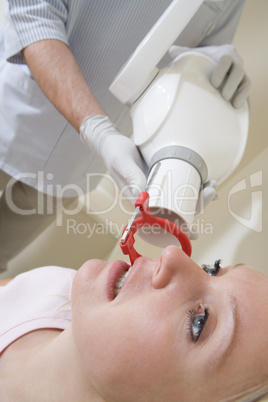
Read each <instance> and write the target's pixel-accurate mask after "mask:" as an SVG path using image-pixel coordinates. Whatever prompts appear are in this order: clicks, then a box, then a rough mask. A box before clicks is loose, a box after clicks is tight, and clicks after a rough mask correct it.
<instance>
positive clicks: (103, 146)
mask: <svg viewBox="0 0 268 402" xmlns="http://www.w3.org/2000/svg"><path fill="white" fill-rule="evenodd" d="M80 138H81V141H82V142H83V143H84V144H85V145H86V146H87V147H88V148H89V149H90V150H92V151H94V152H96V153H97V154H98V155H99V156H100V157H101V158H102V160H103V162H104V163H105V165H106V167H107V169H108V171H109V173H110V175H111V176H112V178H113V179H114V180H115V182H116V183H117V185H118V187H119V189H120V190H121V191H122V193H123V194H124V196H125V197H126V198H127V199H128V200H129V201H130V202H131V203H132V204H134V203H135V201H136V199H137V197H138V195H139V193H140V192H141V191H143V190H144V188H145V183H146V178H145V175H144V171H143V169H144V163H143V160H142V158H141V156H140V153H139V151H138V149H137V147H136V146H135V144H134V142H133V141H132V140H131V139H130V138H128V137H126V136H124V135H122V134H121V133H119V131H118V130H117V128H116V127H115V126H114V125H113V124H112V122H111V121H110V120H109V118H108V117H107V116H101V115H92V116H88V117H86V118H85V119H84V120H83V122H82V124H81V126H80Z"/></svg>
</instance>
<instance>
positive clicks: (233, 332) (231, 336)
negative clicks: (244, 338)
mask: <svg viewBox="0 0 268 402" xmlns="http://www.w3.org/2000/svg"><path fill="white" fill-rule="evenodd" d="M237 307H238V301H237V299H236V297H234V296H230V313H229V319H228V321H229V325H227V327H226V333H223V334H222V336H221V339H220V340H219V343H218V345H217V346H216V348H215V350H214V353H213V356H214V359H213V367H220V366H221V365H222V364H223V362H224V361H225V360H226V358H227V357H228V356H229V355H230V354H231V352H232V349H233V345H234V343H235V341H236V339H237V334H238V330H237V328H238V308H237Z"/></svg>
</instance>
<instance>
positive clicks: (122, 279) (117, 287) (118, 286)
mask: <svg viewBox="0 0 268 402" xmlns="http://www.w3.org/2000/svg"><path fill="white" fill-rule="evenodd" d="M131 268H132V267H130V268H129V270H128V271H125V272H123V274H122V275H120V276H119V278H118V279H117V282H116V284H115V287H114V295H115V296H117V295H118V293H119V292H120V289H121V287H122V286H123V284H124V282H125V280H126V279H127V277H128V275H129V273H130V271H131Z"/></svg>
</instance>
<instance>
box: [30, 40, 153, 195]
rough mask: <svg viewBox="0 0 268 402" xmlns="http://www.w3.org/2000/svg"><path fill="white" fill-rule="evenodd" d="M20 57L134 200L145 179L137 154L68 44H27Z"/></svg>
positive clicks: (84, 141)
mask: <svg viewBox="0 0 268 402" xmlns="http://www.w3.org/2000/svg"><path fill="white" fill-rule="evenodd" d="M23 56H24V58H25V61H26V63H27V64H28V66H29V68H30V70H31V72H32V75H33V77H34V78H35V80H36V82H37V84H38V85H39V86H40V88H41V89H42V91H43V92H44V94H45V95H46V96H47V98H48V99H49V100H50V101H51V102H52V103H53V105H54V106H55V107H56V108H57V109H58V111H59V112H60V113H61V114H62V115H63V116H64V117H65V118H66V119H67V120H68V121H69V123H70V124H72V126H73V127H74V128H75V129H76V130H77V131H78V132H80V138H81V140H82V142H83V143H84V144H85V145H86V146H87V147H88V148H89V149H91V150H93V151H94V152H96V153H97V154H98V155H99V156H100V157H101V158H102V159H103V161H104V163H105V165H106V167H107V169H108V171H109V172H110V174H111V176H112V177H113V178H114V179H115V181H116V183H117V185H118V187H119V188H120V189H121V190H122V192H123V194H124V195H125V196H126V197H127V198H129V200H130V202H132V203H134V202H135V199H136V198H137V196H138V194H139V192H140V191H142V190H143V189H144V186H145V181H146V179H145V175H144V172H143V162H142V159H141V157H140V154H139V152H138V150H137V148H136V146H135V144H134V143H133V141H131V140H130V139H129V138H127V137H126V136H124V135H122V134H121V133H119V131H118V130H117V128H116V127H115V126H114V125H113V124H112V122H111V121H110V120H109V118H108V117H107V116H106V114H105V112H104V110H103V109H102V107H101V106H100V105H99V103H98V102H97V100H96V98H95V97H94V95H93V93H92V92H91V90H90V88H89V87H88V85H87V82H86V81H85V79H84V77H83V74H82V72H81V70H80V68H79V66H78V65H77V63H76V60H75V58H74V56H73V54H72V52H71V51H70V49H69V47H68V46H67V45H66V44H64V43H63V42H61V41H58V40H50V39H47V40H42V41H39V42H35V43H33V44H31V45H29V46H27V47H26V48H25V49H24V50H23ZM132 198H133V199H132Z"/></svg>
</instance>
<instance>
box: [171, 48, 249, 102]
mask: <svg viewBox="0 0 268 402" xmlns="http://www.w3.org/2000/svg"><path fill="white" fill-rule="evenodd" d="M192 51H194V52H198V53H201V54H204V55H206V56H208V57H210V58H211V59H212V60H214V61H215V62H216V63H217V65H216V66H215V68H214V70H213V72H212V75H211V79H210V80H211V84H212V85H213V86H214V87H215V88H218V89H219V90H220V92H221V94H222V96H223V98H224V99H225V100H227V101H230V102H231V104H232V105H233V106H234V107H235V108H240V107H241V106H242V105H243V103H244V102H245V100H247V98H248V97H249V92H250V85H251V84H250V80H249V79H248V77H247V76H246V74H245V71H244V67H243V61H242V59H241V57H240V56H239V55H238V53H237V52H236V50H235V48H234V46H233V45H230V44H227V45H221V46H204V47H197V48H193V49H192V48H188V47H182V46H172V47H171V48H170V49H169V54H170V56H171V57H172V58H173V59H174V58H176V57H178V56H179V55H181V54H182V53H187V52H192Z"/></svg>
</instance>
